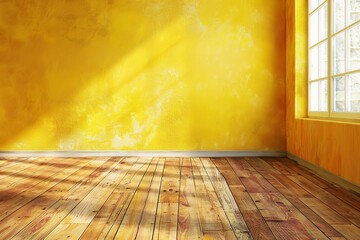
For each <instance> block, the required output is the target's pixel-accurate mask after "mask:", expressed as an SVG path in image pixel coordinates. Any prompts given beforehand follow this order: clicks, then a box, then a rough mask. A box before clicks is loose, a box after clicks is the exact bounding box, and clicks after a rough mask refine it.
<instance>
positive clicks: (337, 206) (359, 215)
mask: <svg viewBox="0 0 360 240" xmlns="http://www.w3.org/2000/svg"><path fill="white" fill-rule="evenodd" d="M289 178H290V179H291V180H293V181H294V182H296V183H297V184H299V185H301V186H302V187H303V188H304V189H306V190H307V191H308V192H309V193H311V194H312V195H313V196H315V197H316V198H318V199H319V200H321V201H322V202H323V203H325V204H326V205H327V206H329V207H330V208H332V209H333V210H335V211H336V212H337V213H339V214H340V215H342V216H344V217H345V218H347V219H348V220H350V221H351V222H352V223H353V224H354V225H356V226H357V227H360V212H359V211H357V210H356V209H355V208H353V207H351V206H349V205H348V204H346V203H344V202H343V201H341V200H340V199H338V198H337V197H334V196H333V195H332V194H330V193H329V192H327V191H325V190H324V189H323V188H321V187H318V186H317V185H316V184H314V183H313V182H311V181H309V180H308V179H306V178H304V177H303V176H290V177H289Z"/></svg>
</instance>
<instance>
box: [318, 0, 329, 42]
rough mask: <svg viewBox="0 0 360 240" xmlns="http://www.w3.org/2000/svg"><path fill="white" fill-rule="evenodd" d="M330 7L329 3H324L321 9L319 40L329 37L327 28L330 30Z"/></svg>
mask: <svg viewBox="0 0 360 240" xmlns="http://www.w3.org/2000/svg"><path fill="white" fill-rule="evenodd" d="M327 13H328V9H327V4H324V5H323V6H322V7H321V8H320V9H319V40H320V41H321V40H323V39H325V38H326V37H327V32H328V31H327V30H328V26H327V23H328V19H327V18H328V16H327V15H328V14H327Z"/></svg>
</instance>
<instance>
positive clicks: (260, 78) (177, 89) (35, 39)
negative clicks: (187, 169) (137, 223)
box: [0, 0, 285, 150]
mask: <svg viewBox="0 0 360 240" xmlns="http://www.w3.org/2000/svg"><path fill="white" fill-rule="evenodd" d="M200 2H201V1H195V0H187V1H160V0H156V1H145V0H140V1H125V0H122V1H96V0H83V1H76V2H74V1H70V2H69V1H63V0H61V1H37V2H26V1H7V2H2V3H0V42H1V44H0V59H1V60H0V126H5V127H3V130H2V131H1V132H0V149H3V150H34V149H36V150H41V149H44V150H80V149H84V150H87V149H88V150H91V149H164V150H166V149H179V150H180V149H186V150H191V149H215V150H229V149H246V150H249V149H257V150H259V149H260V150H262V149H271V150H284V148H285V129H284V125H285V124H284V119H285V117H284V111H285V104H284V95H285V94H284V93H285V92H284V73H285V71H284V66H283V65H284V64H283V60H284V56H285V55H284V50H285V48H283V47H279V46H283V41H284V36H285V35H284V33H285V28H284V26H285V25H284V24H282V25H284V26H282V25H281V24H280V26H279V24H278V23H283V20H284V16H283V15H284V7H283V6H282V4H279V3H278V2H277V3H269V4H267V5H265V7H263V9H261V8H259V7H260V6H263V4H260V2H259V3H257V2H258V1H254V2H252V3H251V4H250V3H248V1H241V2H240V3H235V2H234V1H232V0H227V1H224V2H222V4H220V5H219V3H218V2H217V1H207V2H206V4H205V3H200ZM235 4H236V5H235ZM258 5H259V6H258ZM279 6H280V7H279ZM249 8H255V9H259V10H256V11H254V12H251V13H249V11H248V9H249ZM274 16H276V17H274ZM259 26H261V27H264V29H267V30H264V31H263V32H259V31H257V29H258V28H259ZM281 26H282V27H281ZM271 34H272V35H273V36H269V35H271ZM279 48H280V50H279ZM274 58H276V59H279V60H278V61H274ZM274 108H275V111H273V110H272V109H274ZM235 110H236V111H235Z"/></svg>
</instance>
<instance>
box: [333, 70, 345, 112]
mask: <svg viewBox="0 0 360 240" xmlns="http://www.w3.org/2000/svg"><path fill="white" fill-rule="evenodd" d="M334 111H335V112H345V77H336V78H334Z"/></svg>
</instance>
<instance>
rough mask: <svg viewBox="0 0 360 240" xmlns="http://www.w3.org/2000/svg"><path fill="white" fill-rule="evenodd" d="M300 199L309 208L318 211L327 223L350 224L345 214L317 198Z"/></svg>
mask: <svg viewBox="0 0 360 240" xmlns="http://www.w3.org/2000/svg"><path fill="white" fill-rule="evenodd" d="M300 200H301V201H302V202H303V203H305V204H306V205H307V206H308V207H309V208H311V209H312V210H313V211H314V212H316V213H317V215H319V216H320V217H321V218H323V219H324V220H325V221H326V222H327V223H329V224H331V225H333V224H343V225H350V224H351V223H350V221H349V220H347V219H345V218H344V217H343V216H341V215H340V214H338V213H337V212H335V211H334V210H332V209H331V208H330V207H328V206H326V205H325V204H324V203H323V202H321V201H320V200H319V199H317V198H300Z"/></svg>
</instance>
